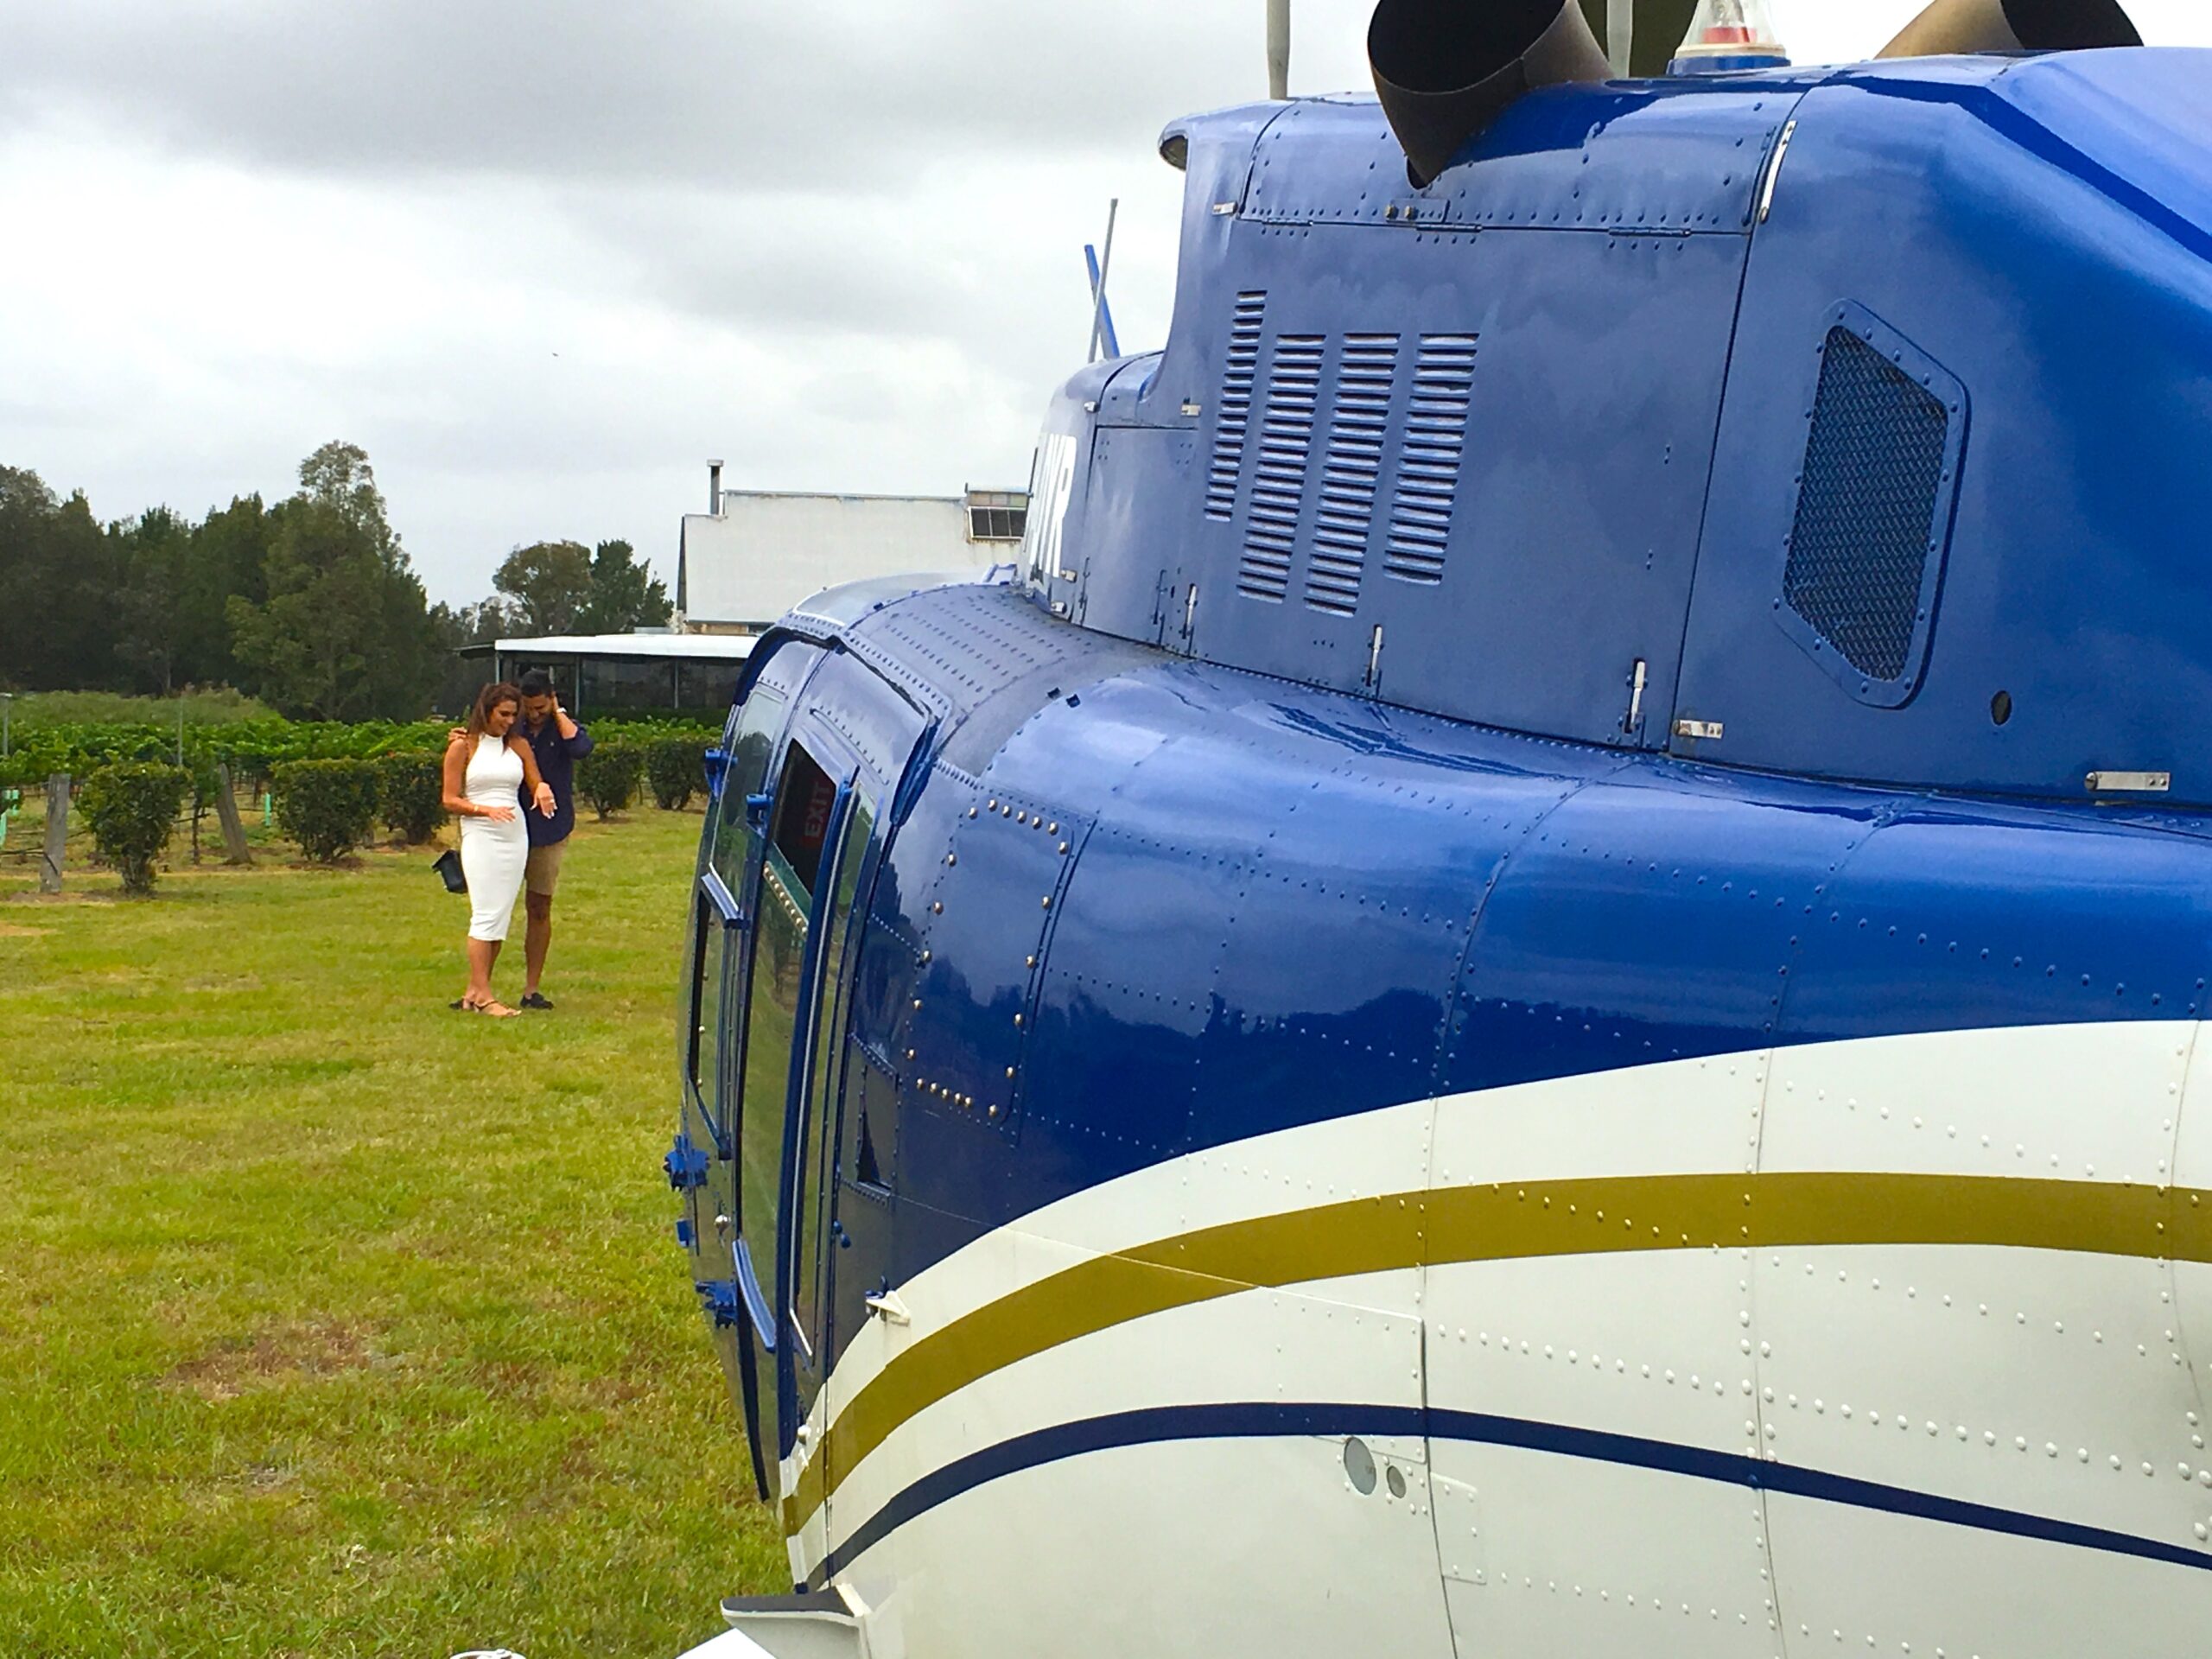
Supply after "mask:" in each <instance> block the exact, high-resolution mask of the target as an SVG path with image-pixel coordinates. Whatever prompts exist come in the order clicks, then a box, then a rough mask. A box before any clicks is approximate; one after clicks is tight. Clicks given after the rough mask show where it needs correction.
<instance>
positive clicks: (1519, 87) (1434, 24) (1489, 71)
mask: <svg viewBox="0 0 2212 1659" xmlns="http://www.w3.org/2000/svg"><path fill="white" fill-rule="evenodd" d="M1367 59H1368V62H1369V64H1370V66H1371V67H1373V69H1374V71H1375V90H1376V93H1377V94H1378V95H1379V96H1380V97H1381V99H1382V100H1383V114H1384V115H1386V116H1388V117H1389V121H1390V130H1392V131H1393V132H1395V133H1396V134H1397V135H1398V142H1399V143H1401V144H1402V145H1403V146H1404V147H1405V151H1406V161H1407V162H1408V172H1409V173H1410V175H1411V176H1412V178H1413V181H1414V183H1415V184H1416V185H1425V184H1427V182H1428V181H1430V180H1432V179H1433V178H1434V177H1435V176H1436V175H1438V174H1440V173H1441V172H1442V171H1443V170H1444V169H1445V168H1447V167H1449V166H1450V165H1451V164H1452V157H1453V156H1457V155H1458V154H1459V151H1460V149H1461V148H1462V147H1463V146H1465V143H1466V142H1467V141H1468V140H1469V139H1470V138H1472V137H1475V135H1476V134H1478V133H1479V132H1481V131H1482V130H1483V129H1484V128H1485V127H1487V126H1489V125H1490V124H1491V122H1493V121H1495V120H1496V119H1497V118H1498V116H1499V114H1500V113H1501V112H1503V111H1504V110H1505V109H1506V107H1507V106H1508V105H1511V104H1512V103H1514V102H1515V101H1516V99H1519V98H1520V97H1521V96H1522V93H1524V92H1529V90H1530V89H1532V88H1534V87H1537V86H1559V85H1560V84H1562V83H1565V82H1568V81H1596V80H1604V79H1607V78H1608V77H1609V76H1610V75H1611V73H1612V66H1611V64H1610V63H1609V62H1608V61H1607V60H1606V58H1605V48H1602V47H1600V46H1599V44H1598V37H1597V36H1596V35H1593V34H1592V33H1591V32H1590V25H1589V22H1587V20H1586V19H1585V18H1584V16H1583V15H1582V8H1581V6H1580V3H1578V0H1479V3H1474V4H1469V3H1467V0H1458V3H1454V0H1383V3H1381V4H1380V5H1378V6H1376V8H1375V17H1374V21H1373V22H1370V24H1369V25H1368V29H1367Z"/></svg>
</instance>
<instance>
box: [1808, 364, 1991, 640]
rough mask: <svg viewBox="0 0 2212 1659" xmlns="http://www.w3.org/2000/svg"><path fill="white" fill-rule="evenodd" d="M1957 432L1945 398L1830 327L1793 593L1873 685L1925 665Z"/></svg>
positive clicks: (1813, 623) (1817, 628) (1816, 627)
mask: <svg viewBox="0 0 2212 1659" xmlns="http://www.w3.org/2000/svg"><path fill="white" fill-rule="evenodd" d="M1950 438H1951V433H1950V421H1949V417H1948V415H1947V414H1946V412H1945V409H1944V405H1943V402H1942V399H1941V398H1939V397H1936V396H1935V395H1934V394H1933V393H1932V392H1930V391H1929V390H1928V389H1927V388H1926V387H1924V386H1923V385H1920V384H1919V383H1918V382H1916V380H1914V379H1913V378H1911V377H1910V376H1909V375H1907V374H1906V373H1904V371H1903V370H1901V369H1900V368H1898V367H1897V365H1895V364H1893V363H1891V361H1890V359H1888V358H1886V357H1885V356H1884V355H1883V353H1880V352H1879V351H1877V350H1876V349H1875V348H1874V347H1873V346H1870V345H1868V344H1867V343H1866V341H1865V340H1862V339H1860V338H1859V335H1858V334H1854V333H1853V332H1852V331H1851V330H1850V329H1848V328H1844V327H1835V328H1831V329H1830V330H1829V331H1828V336H1827V346H1826V347H1825V348H1824V349H1823V351H1822V353H1821V383H1820V391H1819V393H1818V395H1817V397H1815V401H1814V408H1813V423H1812V430H1811V433H1810V435H1808V438H1807V441H1806V445H1805V471H1804V478H1803V482H1802V485H1801V486H1800V487H1799V492H1798V497H1797V514H1796V521H1795V524H1793V526H1792V528H1791V531H1790V536H1789V563H1788V564H1787V566H1786V567H1785V568H1784V569H1783V579H1782V586H1783V599H1784V600H1785V601H1787V602H1788V604H1789V608H1790V609H1791V610H1792V611H1794V612H1796V614H1797V615H1798V616H1799V617H1800V618H1802V620H1803V621H1804V622H1805V623H1806V625H1807V626H1809V627H1810V628H1811V629H1812V630H1813V632H1815V633H1816V634H1817V635H1818V636H1819V637H1820V638H1821V640H1823V641H1824V642H1826V644H1827V645H1828V646H1829V647H1830V648H1831V649H1833V650H1834V652H1837V653H1838V654H1839V655H1840V656H1841V657H1842V658H1843V659H1844V661H1845V662H1847V663H1848V664H1850V665H1851V667H1852V668H1853V669H1855V670H1856V671H1858V672H1859V674H1860V675H1863V676H1864V677H1866V679H1867V680H1869V681H1879V682H1888V683H1894V682H1897V681H1899V680H1902V679H1904V677H1905V676H1906V673H1907V671H1908V670H1909V669H1913V668H1915V667H1916V662H1917V654H1916V652H1915V651H1914V641H1915V639H1916V636H1918V635H1919V634H1920V633H1921V631H1922V630H1921V625H1922V623H1923V622H1924V621H1925V620H1927V619H1926V615H1925V602H1926V601H1925V593H1924V590H1925V588H1926V586H1927V576H1928V572H1929V556H1931V554H1933V553H1935V552H1936V550H1937V549H1938V548H1939V547H1940V545H1941V542H1940V537H1941V533H1942V531H1941V526H1940V525H1939V524H1938V523H1937V518H1938V510H1939V507H1942V506H1943V505H1947V504H1948V495H1947V494H1946V493H1945V491H1944V487H1943V486H1944V484H1945V482H1946V467H1947V461H1948V451H1949V448H1950Z"/></svg>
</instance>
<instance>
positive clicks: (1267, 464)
mask: <svg viewBox="0 0 2212 1659" xmlns="http://www.w3.org/2000/svg"><path fill="white" fill-rule="evenodd" d="M1324 344H1325V341H1324V338H1323V336H1321V335H1319V334H1282V335H1280V336H1278V337H1277V339H1276V340H1275V347H1274V360H1273V361H1272V362H1271V363H1270V364H1269V365H1268V404H1267V414H1266V416H1264V418H1263V419H1262V421H1261V423H1260V458H1259V462H1258V465H1257V466H1256V467H1255V468H1254V469H1253V478H1252V504H1251V505H1250V507H1249V509H1248V510H1247V511H1246V514H1245V525H1244V556H1243V559H1242V560H1240V561H1239V562H1238V563H1237V567H1236V590H1237V591H1238V592H1239V593H1242V594H1249V595H1251V596H1252V597H1253V598H1255V599H1281V598H1282V597H1283V596H1284V595H1285V594H1287V593H1288V592H1289V591H1290V563H1291V556H1292V555H1293V554H1294V552H1295V551H1296V550H1297V545H1298V519H1299V514H1300V512H1301V511H1302V509H1303V507H1304V505H1305V499H1306V461H1307V460H1308V459H1309V458H1310V456H1311V455H1312V453H1313V416H1314V410H1315V406H1316V404H1318V402H1319V397H1320V392H1321V356H1322V351H1323V348H1324Z"/></svg>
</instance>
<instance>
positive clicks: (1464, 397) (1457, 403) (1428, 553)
mask: <svg viewBox="0 0 2212 1659" xmlns="http://www.w3.org/2000/svg"><path fill="white" fill-rule="evenodd" d="M1474 384H1475V336H1474V335H1472V334H1423V335H1422V336H1421V352H1420V355H1419V356H1418V357H1417V358H1416V359H1415V360H1414V393H1413V406H1412V409H1411V411H1410V412H1409V413H1408V416H1407V419H1406V437H1405V442H1404V444H1403V446H1402V449H1401V451H1400V454H1399V457H1398V481H1397V488H1396V489H1395V492H1393V493H1392V497H1391V502H1390V537H1389V550H1388V552H1387V554H1386V555H1385V556H1384V559H1383V569H1385V570H1387V571H1388V572H1389V574H1390V575H1394V576H1398V577H1402V579H1404V580H1405V581H1408V582H1441V581H1443V580H1444V554H1445V550H1446V546H1447V545H1448V544H1449V543H1450V541H1451V535H1452V506H1453V505H1454V503H1455V501H1456V499H1457V498H1458V495H1459V461H1460V456H1461V454H1463V452H1464V451H1465V448H1466V443H1467V412H1468V410H1469V408H1470V407H1471V404H1472V402H1473V397H1474Z"/></svg>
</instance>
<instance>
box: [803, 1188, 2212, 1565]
mask: <svg viewBox="0 0 2212 1659" xmlns="http://www.w3.org/2000/svg"><path fill="white" fill-rule="evenodd" d="M2206 1196H2207V1195H2206V1194H2205V1193H2203V1192H2193V1191H2188V1190H2184V1189H2173V1188H2165V1187H2151V1186H2139V1185H2120V1184H2117V1183H2112V1182H2098V1181H2044V1180H2033V1179H2026V1180H2022V1179H2007V1178H1998V1177H1988V1176H1969V1175H1906V1174H1894V1173H1885V1174H1866V1173H1848V1174H1836V1173H1825V1172H1821V1173H1802V1174H1767V1175H1756V1176H1753V1175H1657V1176H1649V1175H1638V1176H1623V1177H1616V1178H1609V1179H1594V1180H1578V1181H1543V1182H1519V1183H1507V1184H1503V1185H1490V1186H1471V1187H1450V1188H1446V1189H1443V1190H1441V1191H1438V1192H1410V1193H1405V1194H1397V1195H1392V1196H1390V1197H1387V1198H1363V1199H1358V1200H1355V1201H1353V1202H1351V1203H1346V1204H1335V1205H1324V1206H1322V1207H1320V1208H1319V1209H1313V1210H1301V1211H1292V1212H1290V1213H1288V1214H1285V1215H1276V1216H1262V1217H1257V1218H1255V1219H1253V1220H1249V1221H1235V1222H1229V1223H1226V1224H1223V1225H1221V1226H1217V1227H1207V1228H1202V1229H1200V1230H1198V1231H1197V1232H1192V1233H1185V1234H1182V1235H1179V1236H1176V1237H1173V1238H1166V1239H1161V1240H1160V1241H1159V1242H1157V1243H1152V1244H1147V1245H1144V1246H1141V1247H1140V1248H1138V1249H1133V1250H1130V1251H1128V1252H1126V1253H1124V1254H1122V1255H1104V1256H1095V1257H1092V1258H1091V1259H1090V1260H1089V1261H1086V1262H1080V1263H1078V1264H1077V1265H1076V1266H1074V1267H1072V1268H1067V1269H1065V1270H1064V1271H1063V1272H1060V1273H1057V1274H1052V1276H1051V1277H1049V1278H1046V1279H1043V1280H1039V1281H1038V1282H1036V1283H1035V1284H1032V1285H1027V1286H1025V1287H1022V1288H1021V1289H1020V1290H1017V1291H1015V1292H1014V1293H1013V1294H1010V1295H1007V1296H1004V1297H1001V1299H1000V1300H997V1301H995V1302H993V1303H990V1304H989V1305H988V1306H984V1307H980V1308H977V1309H976V1310H975V1311H974V1312H973V1313H967V1314H964V1315H963V1316H962V1317H961V1318H959V1319H955V1320H954V1321H952V1323H951V1324H950V1325H946V1326H945V1327H944V1329H943V1330H941V1331H939V1332H937V1333H936V1334H935V1335H933V1336H930V1337H925V1338H922V1339H921V1340H920V1341H918V1342H917V1343H916V1344H914V1345H913V1346H912V1347H911V1348H909V1349H907V1350H906V1351H905V1352H903V1353H900V1354H899V1355H897V1356H896V1357H893V1359H892V1360H890V1362H889V1363H887V1364H886V1365H885V1366H884V1368H883V1370H881V1371H880V1373H879V1374H878V1375H877V1376H876V1377H875V1379H874V1381H873V1382H871V1383H868V1385H867V1387H865V1388H863V1389H861V1392H860V1393H859V1395H856V1396H855V1398H854V1400H853V1401H852V1402H851V1403H850V1404H849V1406H847V1407H846V1408H845V1409H844V1411H843V1412H842V1413H841V1414H839V1416H838V1418H837V1420H836V1421H835V1422H834V1423H832V1424H831V1425H830V1427H829V1434H828V1435H827V1437H826V1439H825V1440H824V1443H823V1446H822V1449H821V1451H820V1452H819V1453H818V1454H817V1456H816V1457H815V1458H814V1459H811V1461H810V1463H809V1464H808V1465H807V1467H806V1469H805V1470H804V1472H803V1473H802V1474H801V1476H800V1478H799V1482H798V1489H797V1490H796V1491H793V1492H792V1493H791V1496H789V1497H786V1498H785V1501H784V1506H783V1518H784V1527H785V1532H786V1534H795V1533H797V1532H798V1529H799V1526H800V1524H801V1522H804V1520H805V1519H806V1518H807V1516H810V1515H811V1514H812V1513H813V1512H814V1510H816V1509H817V1507H818V1506H819V1505H820V1504H821V1503H822V1502H823V1498H824V1497H825V1496H826V1492H827V1491H834V1490H835V1487H836V1483H837V1482H838V1481H840V1480H842V1478H843V1477H844V1475H845V1474H847V1473H849V1471H851V1470H853V1469H854V1468H855V1466H857V1465H859V1463H860V1461H861V1459H863V1458H865V1457H866V1456H868V1453H869V1452H872V1451H874V1449H875V1448H876V1447H877V1446H880V1445H882V1444H883V1442H884V1441H885V1440H887V1439H888V1438H889V1437H890V1436H891V1434H892V1433H893V1432H894V1431H895V1430H897V1429H898V1428H899V1427H900V1426H901V1425H902V1424H904V1423H906V1422H907V1421H909V1420H910V1419H912V1418H913V1417H914V1416H916V1415H917V1414H919V1413H921V1412H922V1411H924V1410H926V1409H927V1408H929V1407H931V1406H932V1405H934V1404H936V1403H937V1402H938V1401H940V1400H943V1399H945V1398H947V1397H948V1396H950V1395H953V1394H955V1393H957V1392H958V1391H959V1390H960V1389H963V1388H965V1387H967V1386H968V1385H969V1383H974V1382H976V1381H977V1380H978V1379H980V1378H982V1377H984V1376H989V1375H990V1374H991V1373H992V1372H994V1371H997V1370H1003V1369H1005V1368H1006V1367H1007V1366H1008V1365H1011V1364H1014V1363H1015V1362H1016V1361H1018V1360H1023V1359H1027V1358H1029V1357H1031V1356H1033V1355H1035V1354H1040V1353H1043V1352H1045V1351H1047V1350H1049V1349H1052V1348H1055V1347H1058V1346H1059V1345H1060V1344H1063V1343H1067V1342H1072V1341H1074V1340H1075V1339H1077V1338H1080V1337H1087V1336H1092V1335H1095V1334H1096V1333H1097V1332H1101V1331H1106V1330H1110V1329H1111V1328H1112V1327H1114V1326H1115V1325H1122V1324H1125V1323H1127V1322H1128V1321H1129V1320H1131V1319H1142V1318H1144V1317H1146V1316H1147V1315H1148V1314H1153V1313H1166V1312H1167V1311H1168V1310H1170V1309H1172V1308H1177V1307H1186V1306H1192V1305H1193V1304H1195V1303H1198V1302H1205V1301H1210V1300H1213V1299H1215V1298H1217V1297H1221V1296H1231V1295H1235V1294H1236V1293H1238V1292H1239V1291H1243V1290H1249V1289H1254V1288H1280V1287H1284V1286H1287V1285H1295V1284H1304V1283H1308V1282H1311V1281H1314V1280H1318V1279H1336V1278H1350V1277H1353V1276H1356V1275H1358V1274H1371V1273H1387V1272H1391V1271H1394V1270H1398V1269H1402V1268H1418V1267H1438V1266H1445V1265H1450V1264H1455V1263H1464V1262H1510V1261H1527V1260H1531V1259H1534V1258H1537V1257H1543V1256H1573V1255H1610V1254H1617V1253H1621V1252H1626V1251H1645V1250H1681V1249H1764V1248H1770V1247H1774V1246H1784V1245H1786V1246H1794V1247H1798V1248H1816V1247H1820V1246H1833V1245H1879V1244H1926V1245H1971V1246H1980V1247H1983V1248H1989V1249H2033V1250H2063V1251H2068V1252H2070V1253H2074V1254H2086V1255H2115V1256H2134V1257H2141V1258H2146V1259H2158V1260H2166V1259H2171V1260H2177V1261H2183V1262H2212V1207H2208V1206H2207V1205H2205V1203H2204V1199H2205V1198H2206ZM825 1471H826V1476H827V1488H826V1490H825Z"/></svg>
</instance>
